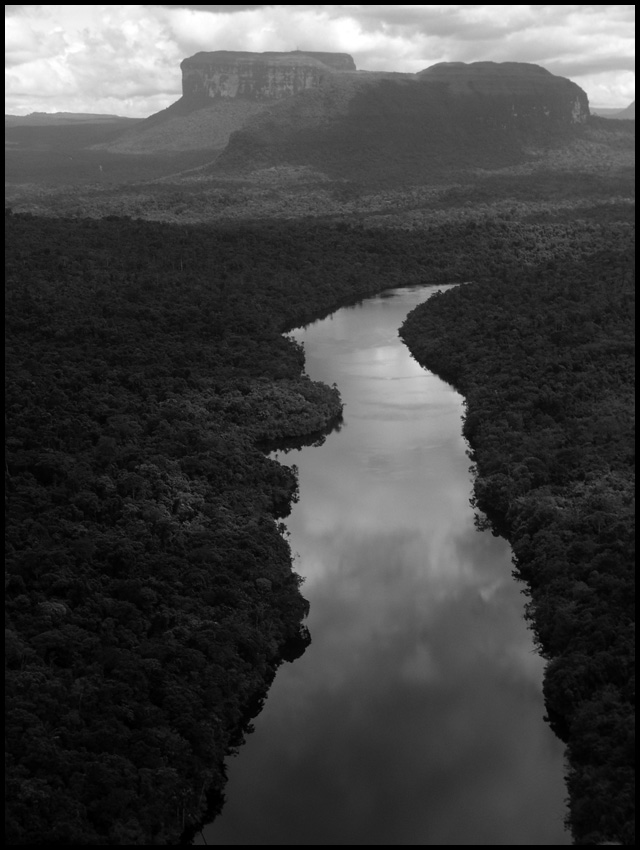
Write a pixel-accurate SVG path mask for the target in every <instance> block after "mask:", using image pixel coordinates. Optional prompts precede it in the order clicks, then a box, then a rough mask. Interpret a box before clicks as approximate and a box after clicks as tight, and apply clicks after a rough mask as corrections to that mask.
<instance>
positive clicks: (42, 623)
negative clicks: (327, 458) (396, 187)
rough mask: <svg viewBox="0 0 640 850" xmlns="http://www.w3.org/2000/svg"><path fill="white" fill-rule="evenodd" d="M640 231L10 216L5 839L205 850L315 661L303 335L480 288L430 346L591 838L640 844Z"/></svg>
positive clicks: (571, 225)
mask: <svg viewBox="0 0 640 850" xmlns="http://www.w3.org/2000/svg"><path fill="white" fill-rule="evenodd" d="M632 215H633V207H632V206H631V204H630V203H627V202H626V201H625V202H620V203H611V202H604V201H603V202H600V200H599V199H598V198H597V197H595V198H592V199H591V202H590V203H589V204H584V205H582V206H581V207H579V208H578V207H574V206H572V205H569V206H568V207H567V208H565V209H563V210H562V211H561V212H559V213H558V214H556V215H545V214H540V213H536V212H535V210H534V211H533V212H532V213H531V214H530V215H528V214H526V213H525V214H523V210H522V209H520V210H519V214H518V215H517V216H514V214H513V212H512V211H511V212H510V211H509V210H506V209H505V210H504V211H502V210H500V209H494V210H482V211H478V208H477V207H475V208H473V209H468V210H466V212H465V214H464V215H460V216H456V217H455V218H454V219H453V220H452V218H451V217H450V216H445V217H444V218H445V220H442V221H440V220H438V219H437V218H436V219H432V223H431V224H428V225H424V226H420V227H393V228H391V227H385V226H382V225H381V224H380V223H379V222H378V223H377V225H376V227H375V228H371V227H365V226H364V225H363V224H359V223H353V224H352V223H350V222H349V221H345V220H323V219H322V218H316V219H301V220H298V221H284V220H266V219H260V220H253V221H252V220H246V221H226V222H225V221H218V222H215V223H209V224H173V223H163V222H153V221H143V220H140V219H135V218H131V217H128V216H116V215H108V216H106V217H103V218H92V219H85V218H54V217H38V216H36V215H32V214H29V213H12V212H11V211H10V210H8V211H7V213H6V215H5V227H6V464H5V476H6V489H5V505H6V570H7V578H6V600H7V601H6V604H7V620H6V627H7V632H6V634H7V664H8V669H7V752H8V764H9V768H8V778H7V785H6V797H7V802H8V814H7V833H6V835H7V841H8V843H11V844H41V843H46V844H54V845H73V844H178V843H180V842H181V841H183V842H188V840H189V836H190V835H192V834H193V832H194V831H195V830H197V828H198V826H199V825H200V824H201V823H202V822H203V821H204V820H206V819H207V818H208V817H210V816H211V815H212V814H214V813H215V811H216V808H217V807H219V806H220V805H221V802H222V799H223V788H224V782H225V769H224V759H225V757H226V756H227V755H228V754H229V753H231V752H233V751H234V750H236V749H237V748H238V747H239V746H240V745H241V743H242V741H243V738H244V735H245V734H246V733H247V732H249V731H250V729H251V725H250V720H251V716H252V715H254V714H255V713H256V712H257V711H258V710H259V708H260V705H261V702H262V700H263V699H264V696H265V693H266V690H267V689H268V686H269V683H270V682H271V680H272V679H273V676H274V674H275V672H276V670H277V668H278V666H279V665H280V664H282V663H283V662H287V661H291V660H293V659H295V658H296V657H297V656H298V655H299V654H300V653H301V652H303V651H304V648H305V646H306V645H307V644H308V642H309V640H310V636H309V634H308V632H307V630H306V628H305V625H304V617H305V613H306V610H307V608H306V602H305V600H304V596H303V593H304V587H301V583H302V582H301V579H300V578H299V577H298V576H297V575H296V574H295V573H294V572H292V569H291V552H290V549H289V545H288V543H287V539H286V530H285V528H284V526H283V525H282V523H281V520H282V518H284V517H286V515H287V512H288V510H289V506H290V504H291V501H292V500H294V499H296V498H297V484H296V479H295V470H294V471H293V472H291V471H290V470H288V469H287V468H286V467H283V466H280V465H278V464H277V463H275V461H272V460H270V459H269V458H268V457H267V456H266V454H265V451H264V450H265V448H266V447H267V446H271V445H277V444H278V443H279V442H284V441H286V440H287V439H290V438H294V437H304V436H305V435H313V438H314V439H317V440H322V436H321V435H322V432H323V431H326V430H327V429H329V428H331V426H332V425H334V424H336V423H337V422H339V419H340V415H341V399H340V395H339V388H336V387H328V386H324V385H321V384H317V383H314V382H312V381H311V380H310V379H309V378H308V377H307V376H306V374H305V369H304V352H303V350H301V348H300V346H298V344H297V343H295V341H294V340H293V339H292V338H290V337H288V336H287V331H288V330H290V329H292V328H294V327H297V326H299V325H302V324H304V323H306V322H309V321H311V320H313V319H315V318H317V317H319V316H322V315H327V314H328V313H330V312H331V311H332V310H334V309H335V308H336V307H338V306H340V305H343V304H345V303H350V302H353V301H357V300H358V299H362V298H364V297H366V296H368V295H370V294H373V293H376V292H380V291H383V290H384V289H387V288H390V287H393V286H398V285H410V284H413V283H415V284H418V283H420V284H422V283H460V284H468V285H464V286H460V287H458V288H456V289H455V290H452V291H450V292H447V293H444V294H441V295H439V296H436V297H434V298H432V299H431V300H430V301H429V302H428V304H427V305H425V306H424V308H421V309H419V310H418V311H417V312H416V313H415V314H413V315H412V316H411V318H410V319H409V320H408V322H407V323H406V324H405V325H404V327H403V329H402V335H403V338H404V339H405V341H406V342H407V344H408V345H409V347H410V349H411V350H412V352H413V353H414V355H415V357H416V358H417V359H418V360H419V361H420V362H421V363H424V364H425V365H427V366H428V367H429V368H430V369H432V370H434V371H436V372H437V373H438V374H440V375H441V376H443V377H444V378H445V379H446V380H448V381H450V382H451V383H453V384H454V385H455V386H456V387H458V388H459V389H460V391H461V392H462V393H463V394H464V395H465V397H466V399H467V415H466V419H465V423H464V433H465V436H466V437H467V439H468V441H469V446H470V457H471V461H472V462H473V464H474V467H475V470H476V473H477V478H476V485H475V505H476V507H477V509H478V511H479V519H478V522H479V525H490V526H491V527H492V528H493V529H494V531H495V532H496V533H500V534H503V535H505V536H506V537H507V538H508V539H509V540H510V542H511V544H512V546H513V550H514V555H515V571H516V574H517V576H518V578H519V579H521V580H522V581H523V582H524V584H523V589H524V590H525V591H526V592H527V593H528V595H529V599H530V603H529V616H530V618H531V623H532V627H533V629H534V632H535V635H536V640H537V642H538V645H539V648H540V651H541V652H542V653H543V655H544V657H545V658H546V659H548V664H547V673H546V678H545V684H544V689H545V698H546V703H547V713H548V718H549V722H550V723H551V725H552V727H553V729H554V731H556V733H557V734H558V735H559V736H560V737H561V738H562V739H563V740H564V741H565V742H566V743H567V747H568V760H569V761H568V763H569V769H568V771H569V772H568V792H569V818H570V826H571V828H572V831H573V835H574V839H575V843H577V844H597V843H601V842H603V841H609V842H611V841H614V842H617V841H620V842H621V843H625V844H626V843H633V838H632V832H631V826H630V823H631V818H632V800H633V797H632V791H631V779H632V758H633V750H632V744H631V737H630V735H631V727H630V722H631V719H632V713H631V712H632V708H631V707H632V702H631V700H632V691H631V682H632V667H631V657H632V656H631V653H632V646H633V644H632V643H631V640H630V634H631V628H632V625H633V615H632V612H631V610H630V607H629V605H630V600H631V591H632V587H633V564H634V561H633V556H632V554H631V535H632V529H633V525H632V514H631V508H632V502H631V497H632V490H631V486H632V480H633V479H632V477H631V476H632V466H631V464H632V444H631V430H632V404H631V400H632V388H633V383H632V381H633V373H632V366H633V361H632V346H633V331H632V324H631V323H632V317H633V296H634V288H633V266H632V254H631V248H632V244H633V218H632Z"/></svg>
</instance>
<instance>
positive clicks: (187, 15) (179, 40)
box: [5, 4, 635, 116]
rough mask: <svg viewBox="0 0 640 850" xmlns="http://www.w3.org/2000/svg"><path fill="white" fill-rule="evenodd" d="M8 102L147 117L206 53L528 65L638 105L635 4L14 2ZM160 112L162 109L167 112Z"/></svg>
mask: <svg viewBox="0 0 640 850" xmlns="http://www.w3.org/2000/svg"><path fill="white" fill-rule="evenodd" d="M5 10H6V52H5V57H6V67H7V69H8V70H7V76H6V84H5V91H6V106H7V108H8V110H9V111H13V112H23V111H26V112H30V111H43V110H44V111H53V110H60V111H96V112H105V111H108V110H107V108H106V106H107V103H108V104H109V105H110V108H111V109H113V108H114V106H115V107H116V111H117V112H119V113H120V114H129V115H137V116H144V115H148V114H150V113H151V112H152V111H157V109H158V108H164V107H166V106H168V105H169V104H170V103H172V102H173V101H174V100H176V99H177V98H178V97H179V96H180V91H181V76H180V69H179V65H180V61H181V60H182V59H184V58H185V57H186V56H190V55H192V54H193V53H195V52H197V51H200V50H225V49H226V50H247V51H256V52H263V51H268V50H283V51H285V50H295V49H299V50H318V51H325V50H326V51H334V52H341V53H350V54H351V55H352V56H353V57H354V59H355V62H356V65H357V66H358V68H361V69H367V70H394V71H406V72H416V71H420V70H422V69H423V68H426V67H428V66H429V65H432V64H435V63H436V62H443V61H463V62H473V61H480V60H485V61H486V60H492V61H509V60H511V61H513V60H517V61H524V62H532V63H535V64H540V65H543V66H544V67H546V68H548V69H549V70H550V71H551V72H552V73H555V74H561V75H564V76H569V77H570V78H571V79H574V80H575V82H577V83H578V84H579V85H582V87H583V88H585V90H586V91H587V93H588V94H589V95H590V98H591V100H592V102H594V103H596V104H597V105H600V106H606V105H611V106H624V105H626V104H627V103H628V102H629V101H630V100H632V99H633V97H634V82H633V81H634V77H633V63H634V49H635V43H634V22H635V6H633V5H613V6H596V5H567V6H564V5H563V6H552V5H535V6H533V5H514V6H498V5H431V6H415V5H413V6H409V5H391V4H389V5H376V6H374V5H367V4H360V5H319V6H308V5H291V6H282V5H247V6H243V5H233V6H228V5H192V4H183V5H178V4H175V5H174V4H167V5H140V4H135V5H100V6H89V5H78V6H71V5H17V6H16V5H13V6H5ZM159 104H160V105H159Z"/></svg>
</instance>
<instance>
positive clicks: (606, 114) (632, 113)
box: [593, 100, 636, 121]
mask: <svg viewBox="0 0 640 850" xmlns="http://www.w3.org/2000/svg"><path fill="white" fill-rule="evenodd" d="M593 112H595V114H596V115H600V116H602V118H617V119H618V120H625V121H629V120H630V121H635V119H636V102H635V100H633V101H631V103H630V104H629V106H626V107H625V108H624V109H606V108H602V109H600V108H595V109H593Z"/></svg>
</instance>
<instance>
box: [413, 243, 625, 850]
mask: <svg viewBox="0 0 640 850" xmlns="http://www.w3.org/2000/svg"><path fill="white" fill-rule="evenodd" d="M633 301H634V284H633V252H632V242H631V240H629V242H628V244H627V245H626V246H625V247H623V246H620V248H618V249H617V250H608V249H605V248H603V249H602V250H600V251H597V252H594V254H593V255H591V256H590V257H589V258H588V259H587V258H583V259H582V260H581V259H579V258H576V259H574V260H571V261H566V262H563V263H557V264H556V263H554V264H553V265H551V264H549V266H547V268H546V269H544V270H531V271H528V272H527V271H524V272H520V273H519V274H518V273H512V274H509V275H506V274H505V275H504V276H503V278H502V279H501V280H493V281H485V282H483V283H481V284H477V285H476V286H473V287H462V288H458V289H456V290H454V291H451V292H448V293H446V294H444V295H442V296H439V297H437V298H433V299H431V300H430V301H429V302H428V303H427V304H425V305H423V306H422V307H419V308H418V309H417V310H416V311H414V312H413V313H412V314H411V315H410V316H409V317H408V318H407V320H406V322H405V323H404V325H403V327H402V329H401V335H402V337H403V339H404V340H405V342H406V343H407V345H408V346H409V348H410V350H411V351H412V353H413V354H414V356H415V357H416V359H417V360H418V361H419V362H420V363H422V364H424V365H425V366H427V367H428V368H430V369H433V370H434V371H435V372H436V373H438V374H440V375H442V376H443V377H445V378H446V380H448V381H450V382H451V383H452V384H453V385H454V386H455V387H457V388H458V389H459V390H460V392H462V393H463V394H464V396H465V399H466V404H467V410H466V415H465V421H464V434H465V437H466V438H467V440H468V442H469V445H470V448H471V452H470V456H471V459H472V461H473V462H474V467H475V472H476V476H475V483H474V493H475V505H476V507H477V508H478V510H479V512H480V513H479V522H480V523H481V524H482V525H488V526H492V527H493V528H494V529H495V531H496V533H500V534H501V535H503V536H505V537H506V538H507V539H508V540H509V542H510V543H511V545H512V547H513V551H514V555H515V575H516V577H517V578H519V579H520V580H522V581H524V582H526V593H527V595H528V597H529V603H528V618H529V620H530V623H531V626H532V629H533V631H534V634H535V637H536V642H537V646H538V649H539V651H540V652H541V653H542V655H543V657H544V658H545V659H546V660H547V666H546V670H545V679H544V694H545V703H546V709H547V716H548V720H549V723H550V724H551V727H552V729H553V730H554V731H555V732H556V734H557V735H558V736H559V737H560V738H561V739H562V740H563V741H564V742H565V743H566V745H567V759H568V773H567V788H568V794H569V815H568V825H569V826H570V828H571V830H572V833H573V836H574V843H576V844H600V843H618V842H620V843H622V844H633V843H634V812H635V802H634V799H635V798H634V794H633V784H634V750H633V745H632V741H633V723H634V707H633V681H634V639H633V632H634V623H635V614H634V610H633V607H632V600H633V598H634V589H635V580H634V573H635V561H634V556H633V534H634V515H633V504H634V503H633V493H634V480H635V479H634V471H633V455H634V438H633V403H634V402H633V399H634V361H633V351H634V329H633V316H634V309H633Z"/></svg>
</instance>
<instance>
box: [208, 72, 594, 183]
mask: <svg viewBox="0 0 640 850" xmlns="http://www.w3.org/2000/svg"><path fill="white" fill-rule="evenodd" d="M588 116H589V103H588V99H587V95H586V94H585V92H584V91H583V90H582V89H581V88H580V87H579V86H577V85H576V84H575V83H572V82H571V81H570V80H567V79H565V78H563V77H556V76H554V75H553V74H551V73H549V72H548V71H546V70H545V69H544V68H540V67H539V66H537V65H528V64H524V63H517V62H505V63H495V62H479V63H472V64H470V65H465V64H463V63H444V64H440V65H436V66H434V67H432V68H428V69H427V70H425V71H422V72H420V73H418V74H377V73H371V74H369V73H366V72H359V73H357V74H334V75H333V76H331V77H330V78H329V79H327V80H325V81H324V82H323V83H322V84H321V85H320V86H318V87H316V88H313V89H309V90H306V91H301V92H300V93H299V94H298V95H297V96H296V97H292V98H284V99H282V100H280V101H279V102H277V103H274V104H273V105H272V106H270V107H269V109H268V110H267V111H264V112H262V113H260V114H259V115H256V116H254V117H253V118H252V119H251V120H250V121H248V122H247V124H246V125H245V126H244V127H243V128H242V129H240V130H239V131H238V132H237V133H235V134H233V136H232V137H231V138H230V140H229V144H228V145H227V148H226V149H225V151H224V152H223V154H222V155H221V156H220V158H219V159H218V160H217V162H216V163H215V165H214V166H213V170H214V171H216V172H217V173H224V172H225V171H227V172H230V171H236V172H237V171H243V172H245V173H247V172H251V171H253V170H255V169H256V168H260V169H264V168H265V167H267V168H271V167H274V166H276V167H277V166H283V165H286V166H291V165H297V166H299V165H303V166H312V167H313V168H315V169H316V170H317V171H321V172H324V173H325V174H328V175H329V176H331V177H334V178H338V179H347V180H354V179H355V180H359V181H365V182H367V183H370V182H375V183H378V184H380V183H385V182H386V183H388V184H393V185H395V184H397V183H416V182H422V181H433V180H434V179H439V178H441V177H445V178H446V179H448V175H451V174H452V173H459V172H460V171H464V170H469V169H477V168H481V169H485V170H486V169H489V170H493V169H496V168H504V167H507V166H513V165H517V164H520V163H522V162H523V161H525V160H526V158H527V156H529V155H530V151H531V150H533V149H538V148H546V147H548V146H549V145H551V146H557V145H559V144H560V145H561V144H563V143H564V142H566V141H568V140H570V139H573V138H574V137H575V136H576V135H579V134H580V133H581V131H582V128H583V126H584V125H585V123H586V121H587V118H588Z"/></svg>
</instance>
